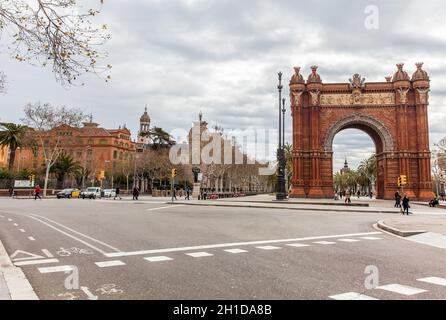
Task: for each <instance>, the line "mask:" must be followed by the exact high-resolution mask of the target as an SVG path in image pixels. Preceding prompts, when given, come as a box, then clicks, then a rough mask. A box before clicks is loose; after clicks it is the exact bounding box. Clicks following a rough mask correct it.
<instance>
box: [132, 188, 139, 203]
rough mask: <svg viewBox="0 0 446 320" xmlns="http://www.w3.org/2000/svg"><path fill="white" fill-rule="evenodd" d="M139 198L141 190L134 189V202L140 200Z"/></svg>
mask: <svg viewBox="0 0 446 320" xmlns="http://www.w3.org/2000/svg"><path fill="white" fill-rule="evenodd" d="M138 197H139V189H138V187H137V186H134V187H133V200H138Z"/></svg>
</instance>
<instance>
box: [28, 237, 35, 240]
mask: <svg viewBox="0 0 446 320" xmlns="http://www.w3.org/2000/svg"><path fill="white" fill-rule="evenodd" d="M28 239H29V240H31V241H36V239H34V237H28Z"/></svg>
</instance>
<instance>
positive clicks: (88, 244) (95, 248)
mask: <svg viewBox="0 0 446 320" xmlns="http://www.w3.org/2000/svg"><path fill="white" fill-rule="evenodd" d="M30 218H32V219H34V220H37V221H39V222H41V223H43V224H44V225H46V226H48V227H50V228H51V229H54V230H56V231H59V232H60V233H62V234H64V235H66V236H67V237H70V238H72V239H74V240H76V241H79V242H80V243H83V244H85V245H86V246H87V247H90V248H92V249H93V250H96V251H97V252H99V253H101V254H103V255H105V256H106V255H107V253H106V252H105V251H104V250H101V249H99V248H97V247H95V246H94V245H92V244H90V243H88V242H86V241H84V240H82V239H79V238H77V237H75V236H73V235H71V234H69V233H67V232H65V231H63V230H60V229H59V228H56V227H54V226H52V225H50V224H49V223H47V222H45V221H42V220H40V219H39V218H36V217H32V216H30Z"/></svg>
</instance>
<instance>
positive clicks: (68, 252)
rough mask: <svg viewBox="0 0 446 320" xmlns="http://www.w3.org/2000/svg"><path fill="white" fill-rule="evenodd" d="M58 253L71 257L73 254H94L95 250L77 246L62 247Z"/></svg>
mask: <svg viewBox="0 0 446 320" xmlns="http://www.w3.org/2000/svg"><path fill="white" fill-rule="evenodd" d="M57 254H58V255H59V256H61V257H69V256H71V255H72V254H93V250H90V249H81V248H76V247H72V248H69V249H65V248H64V247H60V250H59V251H57Z"/></svg>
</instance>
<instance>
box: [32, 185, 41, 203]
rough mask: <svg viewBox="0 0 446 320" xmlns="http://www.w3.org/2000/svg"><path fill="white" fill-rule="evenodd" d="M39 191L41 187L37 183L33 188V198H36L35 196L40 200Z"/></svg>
mask: <svg viewBox="0 0 446 320" xmlns="http://www.w3.org/2000/svg"><path fill="white" fill-rule="evenodd" d="M41 192H42V189H41V188H40V185H37V186H36V188H35V189H34V200H37V198H39V199H40V200H42V197H41V196H40V193H41Z"/></svg>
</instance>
